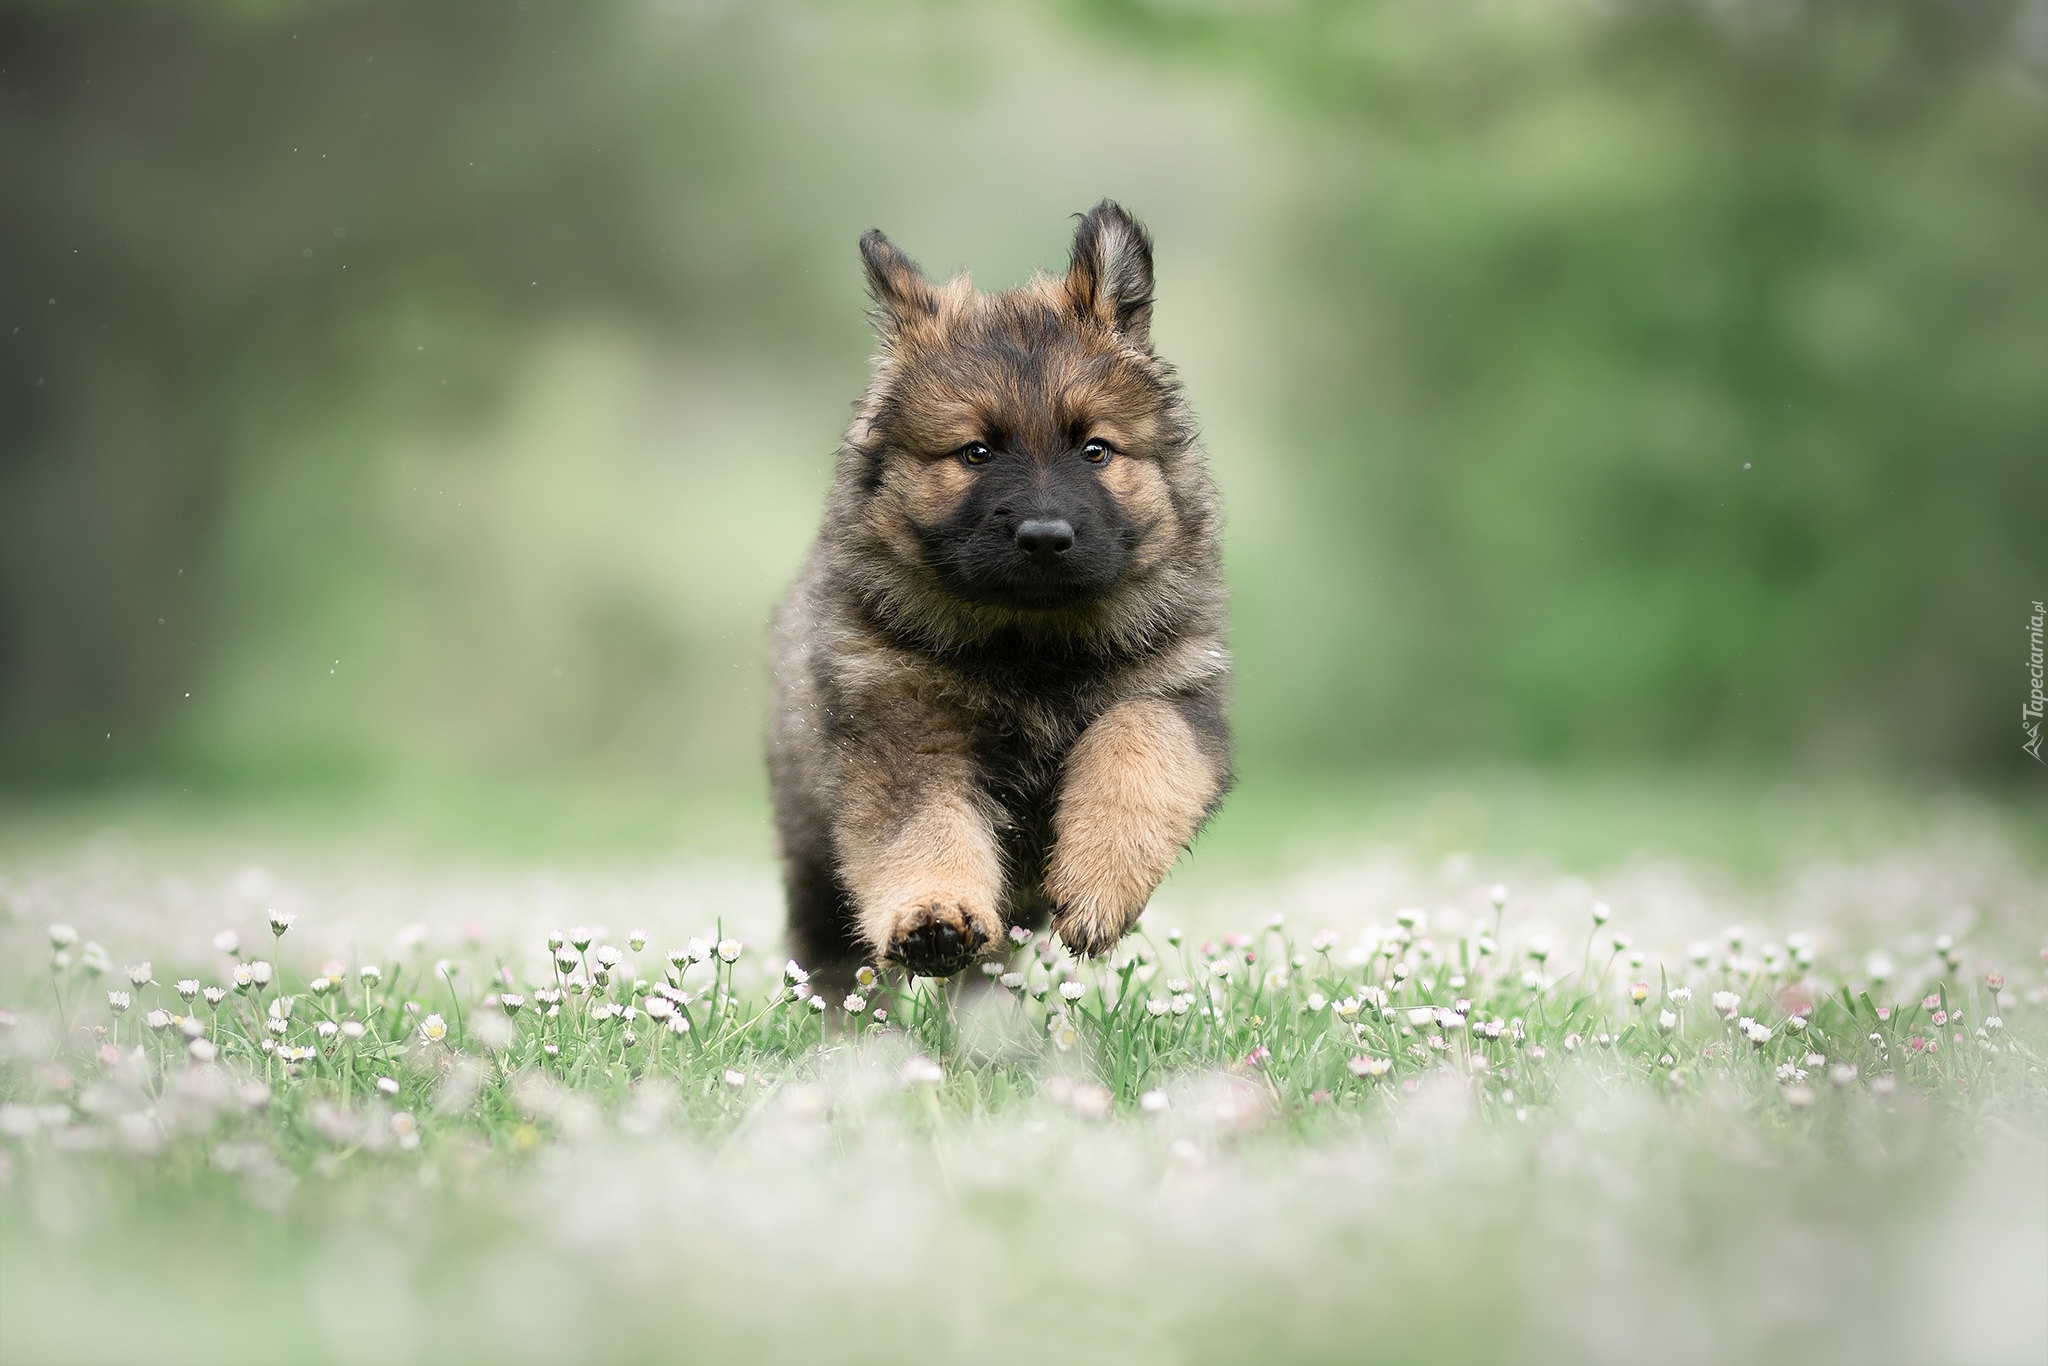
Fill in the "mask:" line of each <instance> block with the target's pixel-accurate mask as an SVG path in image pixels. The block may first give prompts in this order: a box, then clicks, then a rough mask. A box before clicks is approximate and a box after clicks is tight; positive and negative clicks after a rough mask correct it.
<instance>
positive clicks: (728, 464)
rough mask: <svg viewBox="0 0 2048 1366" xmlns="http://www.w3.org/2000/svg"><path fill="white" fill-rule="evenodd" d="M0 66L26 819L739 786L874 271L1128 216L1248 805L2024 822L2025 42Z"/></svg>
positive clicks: (12, 536)
mask: <svg viewBox="0 0 2048 1366" xmlns="http://www.w3.org/2000/svg"><path fill="white" fill-rule="evenodd" d="M0 52H4V53H5V54H6V55H5V57H4V59H0V66H4V70H0V162H4V164H5V165H7V166H8V168H9V178H10V181H11V182H12V184H11V188H10V192H9V194H8V195H7V196H6V197H5V199H4V200H0V257H4V259H5V260H7V261H8V262H9V263H10V264H9V268H8V269H7V270H5V271H4V272H0V323H4V327H0V771H4V772H5V773H6V774H7V775H9V776H10V777H13V778H14V779H16V780H17V781H56V780H75V779H77V778H80V777H86V776H106V775H112V776H132V775H138V774H157V775H166V774H167V775H172V776H174V777H180V778H183V779H192V778H206V779H211V780H216V781H217V780H220V779H223V778H235V779H240V780H246V781H251V782H257V783H263V784H270V783H274V782H276V781H279V780H286V779H289V780H304V779H307V778H309V777H320V776H323V775H327V776H349V777H359V776H363V775H379V774H382V775H391V774H405V773H417V772H432V773H440V774H454V775H469V776H470V777H475V776H478V775H482V776H485V777H492V776H497V777H501V778H502V777H503V776H504V775H510V774H526V775H533V774H543V775H544V774H550V773H580V774H585V775H589V774H596V775H600V776H602V775H613V776H617V775H634V776H636V777H647V776H663V777H668V778H673V777H675V776H676V775H680V776H681V778H683V779H684V780H687V781H691V782H697V783H709V784H714V785H716V784H724V783H728V782H731V781H733V780H736V779H737V780H742V781H752V765H753V757H752V756H753V752H754V747H755V742H754V738H753V736H754V733H755V730H756V728H757V725H758V712H759V707H760V665H759V663H758V655H759V637H760V632H761V627H762V622H763V620H764V618H765V614H766V611H767V607H768V604H769V602H770V601H771V600H772V598H773V595H774V593H775V592H776V591H777V589H778V588H779V587H780V585H781V583H782V582H783V581H785V580H786V578H787V576H788V575H789V574H790V573H791V572H792V571H793V569H794V565H795V562H796V559H797V557H798V556H799V555H800V554H801V550H802V545H803V542H804V540H805V538H806V537H807V535H808V533H809V529H810V522H811V519H812V518H814V517H815V515H816V509H817V508H818V506H819V505H820V502H821V498H822V493H823V485H824V478H825V471H826V469H827V468H828V465H829V460H830V451H831V446H832V443H833V440H834V438H835V436H836V432H837V429H838V427H839V425H840V424H841V422H842V421H843V415H844V412H845V408H846V404H847V403H848V402H849V400H850V399H851V398H852V397H853V396H854V394H855V393H856V392H857V390H858V386H859V384H860V380H861V375H862V370H861V357H862V356H863V354H864V352H865V347H866V341H865V338H864V335H863V332H862V325H861V322H860V318H859V311H860V301H859V294H858V280H857V275H856V272H855V270H854V268H853V264H852V260H853V258H852V253H851V243H852V241H853V238H854V236H855V235H856V234H857V233H858V231H859V230H860V229H862V228H864V227H867V226H870V225H872V224H880V225H881V226H884V227H886V228H888V229H889V230H890V231H891V232H892V235H895V236H896V237H897V238H898V240H900V241H903V242H904V243H905V244H906V245H907V246H908V247H909V248H910V249H911V250H912V251H913V253H914V254H917V255H920V256H922V257H925V258H926V259H927V262H928V264H931V265H933V266H934V267H935V268H947V267H950V266H951V265H952V264H954V263H956V262H960V261H971V262H973V263H974V265H975V266H976V268H977V272H978V275H979V278H982V279H983V280H984V281H985V282H986V283H990V284H998V285H999V284H1004V283H1008V282H1010V281H1011V280H1014V279H1017V278H1021V276H1022V275H1023V274H1024V272H1025V271H1026V270H1027V269H1028V268H1029V266H1030V265H1032V264H1033V263H1053V262H1055V261H1056V260H1057V259H1058V257H1059V253H1060V251H1061V248H1062V246H1063V234H1064V225H1065V218H1064V216H1065V215H1066V214H1068V213H1071V212H1072V211H1074V210H1076V209H1078V208H1081V207H1083V206H1085V205H1086V204H1087V203H1089V202H1091V201H1092V200H1093V199H1094V198H1096V197H1098V196H1100V195H1102V194H1104V193H1109V194H1113V195H1116V196H1117V197H1119V198H1122V199H1124V200H1125V201H1126V202H1128V203H1130V204H1131V205H1132V206H1133V207H1134V208H1135V209H1137V210H1138V211H1139V212H1140V213H1141V214H1143V215H1145V216H1146V217H1147V218H1148V220H1149V221H1151V223H1152V225H1153V227H1154V228H1155V231H1156V232H1157V234H1158V236H1159V239H1160V243H1161V291H1162V292H1161V316H1160V324H1159V335H1160V339H1161V344H1162V347H1163V348H1164V349H1165V350H1166V351H1167V352H1168V354H1169V355H1171V356H1173V357H1174V358H1175V359H1176V360H1177V361H1179V362H1181V364H1182V368H1183V370H1184V372H1185V373H1186V374H1187V375H1188V377H1189V380H1190V385H1191V389H1192V391H1193V394H1194V398H1195V400H1196V403H1197V406H1198V408H1199V409H1200V411H1201V412H1202V413H1203V415H1204V417H1205V419H1206V420H1207V423H1208V428H1209V432H1210V436H1211V442H1212V446H1213V448H1214V453H1215V457H1216V461H1217V465H1218V469H1219V473H1220V475H1221V477H1222V479H1223V482H1224V485H1225V490H1226V496H1227V497H1228V499H1229V502H1230V506H1231V509H1232V514H1233V522H1232V541H1231V547H1230V554H1231V562H1232V572H1233V576H1234V579H1235V582H1236V585H1237V591H1238V608H1237V638H1238V646H1239V653H1240V656H1241V694H1240V706H1239V723H1240V729H1241V732H1242V735H1243V741H1244V753H1245V761H1246V766H1247V769H1248V770H1249V771H1251V772H1252V773H1254V774H1257V773H1259V772H1265V773H1268V774H1272V773H1280V772H1299V771H1305V770H1309V769H1314V768H1334V769H1353V768H1356V767H1358V766H1360V765H1361V764H1364V763H1366V762H1368V761H1372V760H1396V761H1410V760H1415V759H1432V760H1434V759H1440V758H1444V757H1463V758H1478V759H1481V760H1485V761H1497V760H1503V759H1505V760H1515V761H1519V760H1598V761H1603V762H1610V761H1625V762H1645V761H1647V762H1662V761H1665V760H1673V759H1678V760H1711V761H1716V762H1720V761H1726V760H1729V759H1731V758H1732V759H1735V760H1737V761H1743V762H1749V763H1755V764H1760V765H1764V766H1776V765H1784V766H1791V767H1799V768H1809V769H1833V770H1843V769H1848V770H1859V769H1867V768H1871V767H1876V768H1892V769H1898V768H1918V767H1931V768H1934V769H1937V770H1945V771H1949V772H1955V773H1961V774H1967V775H1971V776H1974V777H1980V778H1981V777H1995V776H1997V775H2000V774H2006V775H2013V774H2017V773H2018V772H2020V771H2022V770H2021V768H2020V765H2022V764H2026V763H2027V761H2026V760H2025V759H2024V758H2023V757H2022V756H2021V755H2020V754H2019V748H2018V735H2017V729H2018V728H2017V726H2016V725H2015V724H2014V721H2015V719H2016V718H2015V716H2014V713H2015V712H2016V711H2017V702H2018V700H2019V699H2020V698H2021V697H2022V696H2023V695H2024V688H2023V680H2024V673H2023V671H2022V668H2021V665H2022V662H2023V658H2024V643H2025V638H2024V634H2023V625H2024V620H2025V615H2024V614H2025V608H2026V605H2027V603H2028V601H2029V600H2030V599H2031V598H2034V597H2038V596H2040V595H2041V594H2042V593H2043V592H2048V573H2044V570H2048V565H2044V559H2043V556H2042V553H2041V551H2040V548H2039V547H2040V543H2041V535H2040V519H2041V516H2042V512H2043V509H2048V459H2044V458H2043V453H2044V452H2048V383H2044V382H2043V376H2048V252H2043V251H2042V250H2041V249H2040V245H2039V244H2040V243H2041V242H2043V241H2048V174H2044V168H2048V85H2044V80H2043V71H2044V67H2048V9H2044V8H2043V7H2042V6H2040V5H2038V4H2034V5H2019V4H1990V3H1971V4H1945V5H1934V4H1927V3H1909V2H1908V0H1873V2H1870V3H1855V4H1851V3H1808V4H1792V3H1726V4H1705V3H1678V2H1676V0H1672V2H1668V3H1652V4H1638V5H1627V4H1625V5H1615V6H1584V5H1577V4H1566V3H1562V0H1554V2H1538V0H1527V2H1526V3H1517V4H1502V5H1490V6H1483V7H1468V6H1436V5H1427V4H1419V3H1378V4H1363V5H1359V4H1338V3H1298V4H1287V3H1272V4H1257V5H1254V4H1247V5H1241V6H1233V5H1227V4H1211V5H1186V4H1175V5H1165V4H1143V5H1141V4H1132V3H1123V2H1119V3H1103V2H1099V0H1070V2H1069V3H1066V4H1064V5H1059V6H1056V7H1051V8H1041V7H1037V6H1032V5H1028V4H1018V5H1014V6H1008V7H993V8H977V9H975V10H974V11H972V12H968V11H965V10H960V9H954V8H950V7H940V6H932V5H920V4H911V3H904V4H891V3H876V4H868V5H857V6H827V5H821V4H820V5H810V4H803V3H795V2H794V0H792V2H790V3H763V4H756V5H748V6H730V7H728V6H721V5H716V4H706V5H700V6H694V7H690V6H657V5H652V4H625V3H617V4H604V5H579V6H571V5H555V4H541V3H536V4H532V5H530V6H529V5H519V6H513V5H505V4H483V3H477V2H476V0H450V2H449V3H437V4H394V3H385V4H365V3H352V2H350V3H342V2H339V0H337V2H335V3H326V4H319V5H304V6H288V5H272V6H232V5H231V6H218V7H213V8H210V9H208V8H204V7H199V8H195V7H185V8H182V9H172V8H169V7H161V6H137V5H94V6H55V5H24V4H17V5H13V6H10V7H7V8H5V9H0ZM187 694H190V696H189V697H188V696H187Z"/></svg>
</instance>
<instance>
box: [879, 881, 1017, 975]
mask: <svg viewBox="0 0 2048 1366" xmlns="http://www.w3.org/2000/svg"><path fill="white" fill-rule="evenodd" d="M895 919H896V923H895V928H894V931H893V933H892V934H891V935H890V938H889V942H888V944H887V946H886V947H885V948H884V950H883V953H882V956H883V957H884V958H886V959H888V960H889V961H890V962H892V963H900V964H901V965H902V966H903V967H904V968H905V969H907V970H908V971H909V972H911V973H912V974H914V975H915V976H918V977H951V976H952V975H953V974H954V973H956V972H958V971H960V970H961V969H962V968H964V967H966V966H967V965H968V964H970V963H972V962H974V960H975V959H977V958H979V957H981V954H982V951H983V950H984V949H985V948H987V947H988V945H990V944H992V943H994V942H995V941H996V940H997V939H998V938H1000V937H1001V932H1002V926H1001V925H1000V924H999V923H997V921H996V918H995V916H994V915H993V914H992V913H990V912H987V911H977V910H975V909H973V908H970V907H969V906H967V905H966V904H965V903H962V902H958V901H949V900H946V899H944V898H941V897H933V898H929V899H927V898H923V897H920V898H918V899H917V900H915V901H913V902H912V903H911V904H910V905H908V906H906V907H905V908H903V910H901V911H899V912H898V913H897V915H896V918H895Z"/></svg>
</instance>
